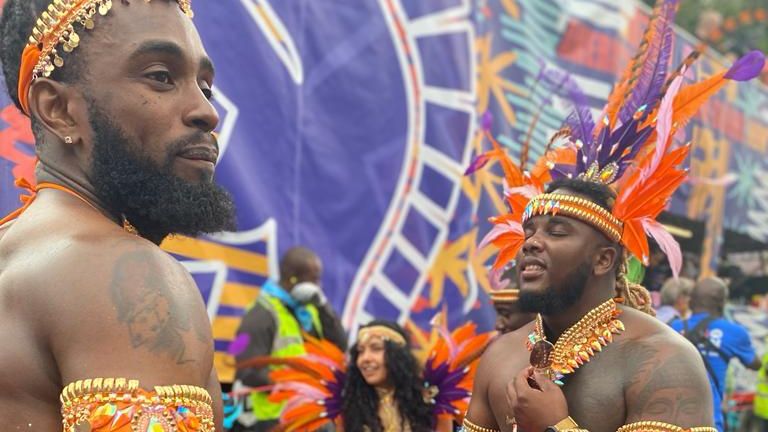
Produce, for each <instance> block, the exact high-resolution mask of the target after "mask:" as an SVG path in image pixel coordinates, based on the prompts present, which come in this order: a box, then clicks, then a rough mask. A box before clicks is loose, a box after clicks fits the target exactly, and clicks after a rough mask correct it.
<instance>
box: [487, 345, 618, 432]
mask: <svg viewBox="0 0 768 432" xmlns="http://www.w3.org/2000/svg"><path fill="white" fill-rule="evenodd" d="M613 354H614V355H611V354H609V353H608V352H603V353H601V354H600V355H599V356H598V357H595V358H594V359H593V360H592V361H591V362H590V363H588V364H587V365H585V366H583V367H581V368H580V369H579V370H577V371H576V372H575V373H573V374H570V375H568V376H567V377H566V378H565V379H564V381H565V385H564V386H563V392H564V393H565V397H566V400H567V401H568V412H569V414H570V416H571V417H573V418H574V419H575V420H576V422H577V423H579V425H580V426H582V427H584V428H586V429H589V430H590V431H591V432H602V431H606V432H608V431H610V432H613V431H615V430H616V429H618V428H619V427H620V426H621V425H623V424H624V419H625V417H626V409H625V403H624V391H623V382H624V377H623V371H622V370H621V369H619V368H617V363H616V362H617V361H618V358H617V357H618V356H617V355H616V353H613ZM527 366H528V363H527V361H523V360H522V359H518V361H512V362H510V363H509V364H508V365H504V366H500V368H499V369H500V373H499V376H498V379H494V380H493V381H492V384H491V386H490V388H489V392H488V396H489V400H490V403H491V408H492V411H493V415H494V417H495V418H496V422H497V425H498V426H499V428H500V429H501V430H502V431H504V432H508V431H509V432H511V431H512V430H513V429H512V420H511V419H512V418H513V417H514V416H513V414H512V410H513V409H514V407H510V406H509V403H508V402H507V393H506V392H507V384H508V383H509V382H510V381H512V380H513V379H514V378H515V377H516V376H517V374H518V373H519V372H520V371H522V370H523V369H524V368H526V367H527ZM520 432H526V431H520Z"/></svg>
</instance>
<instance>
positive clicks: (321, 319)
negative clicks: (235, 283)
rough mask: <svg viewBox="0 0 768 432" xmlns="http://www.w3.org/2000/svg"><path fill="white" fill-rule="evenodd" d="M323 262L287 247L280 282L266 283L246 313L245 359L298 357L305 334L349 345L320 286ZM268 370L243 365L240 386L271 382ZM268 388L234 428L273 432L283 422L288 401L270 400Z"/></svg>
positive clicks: (251, 401) (240, 335) (239, 357)
mask: <svg viewBox="0 0 768 432" xmlns="http://www.w3.org/2000/svg"><path fill="white" fill-rule="evenodd" d="M321 274H322V263H321V261H320V258H319V257H318V256H317V255H316V254H315V253H314V252H312V251H310V250H309V249H306V248H303V247H296V248H292V249H290V250H288V251H287V252H286V253H285V255H284V256H283V258H282V259H281V261H280V282H279V283H276V282H274V281H272V280H269V281H267V282H266V283H265V284H264V285H263V286H262V290H261V293H260V294H259V297H258V298H257V299H256V302H255V303H254V305H253V306H252V307H251V308H250V309H249V310H248V312H246V314H245V316H244V317H243V321H242V322H241V324H240V328H239V330H238V332H237V334H238V336H237V339H236V340H243V338H244V339H245V341H246V343H245V346H244V347H243V348H242V349H241V350H239V352H237V353H236V360H237V361H242V360H245V359H250V358H253V357H257V356H272V357H283V358H285V357H295V356H300V355H302V354H304V353H305V350H304V345H303V343H304V340H303V337H302V333H307V334H309V335H311V336H313V337H317V338H324V339H328V340H329V341H331V342H333V343H334V344H335V345H337V346H338V347H339V348H341V349H342V350H344V349H346V334H345V332H344V329H343V327H342V326H341V322H340V321H339V319H338V317H337V315H336V313H335V312H334V311H333V309H332V308H331V307H330V305H329V304H328V302H327V301H326V298H325V295H324V294H323V291H322V289H321V288H320V278H321ZM269 371H270V369H269V368H258V369H256V368H250V369H239V370H238V371H237V375H236V383H235V386H236V388H240V387H243V386H245V387H251V388H258V387H263V386H266V385H269V384H271V382H270V379H269V376H268V375H269ZM268 395H269V392H254V393H252V394H251V395H250V397H248V398H247V400H245V402H244V403H245V407H244V410H243V413H242V414H240V416H239V417H238V420H237V422H236V423H235V425H234V427H233V429H232V431H236V432H244V431H248V432H262V431H269V430H271V429H272V428H273V427H274V426H275V425H277V423H278V419H279V417H280V413H281V411H282V409H283V404H281V403H273V402H270V401H269V400H268V399H267V397H268Z"/></svg>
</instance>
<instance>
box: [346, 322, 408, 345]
mask: <svg viewBox="0 0 768 432" xmlns="http://www.w3.org/2000/svg"><path fill="white" fill-rule="evenodd" d="M374 337H376V338H380V339H384V340H385V341H387V340H388V341H390V342H392V343H394V344H397V345H400V346H405V345H406V343H405V338H404V337H403V335H401V334H400V333H398V332H396V331H394V330H392V329H391V328H389V327H387V326H381V325H376V326H370V327H363V328H361V329H360V331H359V332H357V340H358V341H360V342H366V341H368V340H369V339H371V338H374Z"/></svg>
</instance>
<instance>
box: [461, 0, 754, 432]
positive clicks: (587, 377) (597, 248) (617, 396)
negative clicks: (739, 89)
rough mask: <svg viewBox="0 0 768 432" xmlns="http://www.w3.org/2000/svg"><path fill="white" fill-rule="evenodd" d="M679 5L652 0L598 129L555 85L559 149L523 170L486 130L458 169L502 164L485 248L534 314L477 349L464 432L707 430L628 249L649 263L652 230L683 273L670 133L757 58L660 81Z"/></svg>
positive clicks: (678, 170)
mask: <svg viewBox="0 0 768 432" xmlns="http://www.w3.org/2000/svg"><path fill="white" fill-rule="evenodd" d="M677 7H678V2H677V1H676V0H658V1H657V3H656V7H655V8H654V13H653V15H652V17H651V20H650V22H649V24H648V31H646V33H645V35H644V37H643V43H642V45H641V49H640V50H639V53H638V54H637V55H636V56H635V57H633V58H632V60H631V62H630V64H629V65H628V66H627V67H626V70H625V72H624V74H622V80H621V81H619V82H618V83H617V84H616V86H615V88H614V91H613V93H612V94H611V95H610V96H609V98H608V103H607V104H606V107H605V109H604V111H603V113H602V115H601V117H600V118H599V121H595V120H594V119H593V118H592V114H591V111H590V108H589V107H588V106H586V105H583V104H581V103H580V102H579V101H581V100H584V99H585V98H584V97H583V95H581V94H580V93H579V90H578V88H576V87H575V86H574V85H572V84H569V83H568V79H567V78H568V77H566V79H564V80H561V82H562V83H563V84H562V85H564V86H566V87H568V89H567V92H566V93H567V94H568V95H569V96H571V98H572V101H573V103H574V105H575V109H574V110H573V112H572V113H571V114H570V115H569V116H568V117H567V118H566V121H565V124H564V125H563V127H562V129H561V130H560V131H558V132H557V133H556V134H555V135H554V137H553V138H552V141H551V142H550V145H552V144H554V143H555V142H557V141H558V140H561V141H566V142H565V143H563V145H560V146H554V147H552V149H551V150H550V147H549V146H548V151H546V152H545V154H544V155H543V157H542V159H541V160H540V161H539V162H538V163H537V164H536V165H535V166H534V167H533V168H532V169H530V170H529V169H528V168H527V167H526V166H525V165H526V164H525V162H521V163H520V164H516V163H514V162H512V161H511V160H510V159H509V157H508V156H507V155H506V153H505V152H504V151H503V150H502V148H501V147H500V146H499V145H498V143H496V142H495V141H494V140H493V137H492V135H491V134H490V133H488V134H487V135H488V137H489V138H490V139H491V141H492V142H493V144H494V147H495V148H494V150H491V151H490V152H488V153H485V154H483V155H480V156H479V157H478V158H477V159H476V160H475V162H474V163H473V164H472V165H471V166H470V169H469V170H468V172H470V173H471V172H472V171H473V170H475V169H478V168H479V167H481V166H482V165H483V164H485V163H487V162H488V161H489V160H491V159H493V158H497V159H499V160H500V166H501V167H502V169H503V170H504V176H505V180H506V182H505V191H504V196H505V198H506V204H507V205H508V210H509V212H507V213H505V214H503V215H500V216H498V217H495V218H492V222H493V224H494V228H493V230H492V231H491V232H490V233H489V234H488V236H486V239H485V240H484V241H483V244H488V243H492V244H493V245H495V246H496V247H498V248H499V254H498V255H497V258H496V262H495V263H494V268H496V269H499V268H502V267H503V266H504V265H505V264H506V263H507V262H508V261H510V260H511V259H513V258H516V263H517V268H518V281H519V289H520V293H519V297H520V298H519V304H520V307H521V309H522V310H523V311H527V312H533V313H536V314H537V316H536V319H535V320H534V321H533V322H531V323H529V324H527V325H525V326H523V327H522V328H520V329H519V330H517V331H514V332H512V333H508V334H506V335H504V336H502V337H500V338H499V339H498V340H497V341H496V342H495V343H493V344H492V345H491V346H490V347H489V348H488V350H487V351H486V352H485V353H484V354H483V357H482V359H481V361H480V365H479V366H478V370H477V375H476V377H475V382H474V391H473V392H472V400H471V402H470V406H469V409H468V412H467V415H466V417H465V420H464V429H465V431H469V432H493V431H499V430H501V431H515V430H520V431H523V432H543V431H545V430H546V431H547V432H560V431H572V432H575V431H586V430H588V431H591V432H614V431H618V432H694V431H695V432H704V431H708V432H716V429H714V428H713V427H712V426H713V425H714V421H713V418H712V412H711V409H709V407H710V405H709V404H711V403H712V394H711V392H710V389H709V383H708V381H707V375H706V371H705V369H704V364H703V362H702V361H701V358H700V356H699V354H698V352H697V351H696V349H695V348H694V347H693V345H692V344H690V343H689V342H688V341H686V340H685V339H684V338H682V337H680V335H677V334H675V332H674V331H672V330H671V329H670V328H669V327H667V326H666V325H664V324H663V323H662V322H660V321H659V320H657V319H655V318H653V317H652V316H651V315H652V311H651V308H650V295H649V293H648V291H646V290H645V289H644V288H643V287H641V286H639V285H634V284H632V283H630V282H629V281H628V280H627V277H626V273H627V272H626V267H627V255H628V254H631V255H634V257H635V258H637V259H638V260H640V261H641V262H642V263H643V264H644V265H648V264H649V259H648V257H649V255H650V252H649V243H648V238H647V236H648V235H650V236H651V237H653V238H654V239H655V240H656V242H657V243H658V244H659V247H660V248H661V250H662V251H663V252H664V253H665V254H666V255H667V257H668V258H669V261H670V265H671V268H672V270H673V272H676V273H679V272H680V268H681V266H682V253H681V251H680V246H679V244H678V243H677V242H676V241H675V240H674V238H672V236H671V235H670V234H669V233H668V232H667V231H666V230H665V228H664V227H663V225H661V224H660V223H659V222H657V221H656V218H657V217H658V215H659V214H660V213H661V212H662V211H663V210H664V209H665V208H666V207H667V204H668V202H669V200H670V198H671V196H672V194H673V193H674V192H675V190H676V189H677V188H678V187H679V186H680V185H681V184H682V183H683V181H685V178H686V170H685V169H684V164H685V161H686V160H687V157H688V154H689V151H690V146H689V145H684V146H677V145H676V143H675V142H674V136H675V133H676V132H677V131H678V128H681V127H682V126H683V125H685V124H686V122H687V121H688V120H690V118H691V116H693V115H694V114H695V113H696V111H697V109H698V108H699V107H700V106H701V104H702V103H704V101H705V100H706V99H707V96H708V95H711V94H713V92H714V91H715V90H717V89H718V88H720V87H722V86H723V85H724V84H725V83H726V82H727V81H728V80H735V81H746V80H749V79H752V78H754V77H756V76H758V75H759V73H760V71H761V70H762V68H763V66H764V64H765V57H764V56H763V54H762V53H760V52H757V51H755V52H751V53H749V54H747V55H745V56H743V57H742V58H740V59H738V60H737V61H736V62H735V63H734V64H733V66H732V67H731V68H730V69H729V70H728V71H727V72H723V73H720V74H716V75H714V76H712V77H711V78H708V79H706V80H704V81H702V82H700V83H694V84H689V85H686V86H683V77H684V75H685V71H686V67H687V66H689V65H690V64H691V63H692V62H694V61H695V60H696V58H697V56H698V54H697V53H695V52H694V53H693V54H692V55H691V56H689V57H688V58H687V59H685V61H684V62H683V63H682V65H681V66H680V67H679V68H678V69H677V70H676V71H675V72H673V73H672V74H671V75H670V76H667V68H668V64H667V63H668V60H669V58H670V53H671V50H672V44H671V40H672V37H673V32H674V28H673V22H674V16H675V12H676V11H677ZM649 46H650V47H653V48H648V47H649ZM559 81H560V80H559ZM484 123H485V124H484V126H485V127H486V131H487V132H488V129H489V126H488V122H487V121H486V122H484ZM525 144H526V143H524V146H525ZM527 144H530V143H527ZM524 149H525V147H524ZM524 151H525V150H524ZM481 247H482V246H481ZM526 348H527V349H526Z"/></svg>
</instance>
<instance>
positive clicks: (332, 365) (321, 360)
mask: <svg viewBox="0 0 768 432" xmlns="http://www.w3.org/2000/svg"><path fill="white" fill-rule="evenodd" d="M303 358H305V359H307V360H309V361H311V362H313V363H317V364H321V365H324V366H327V367H328V368H329V369H340V367H341V365H339V364H337V363H336V362H335V361H333V360H331V359H329V358H328V357H323V356H319V355H315V354H305V355H304V356H303Z"/></svg>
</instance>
